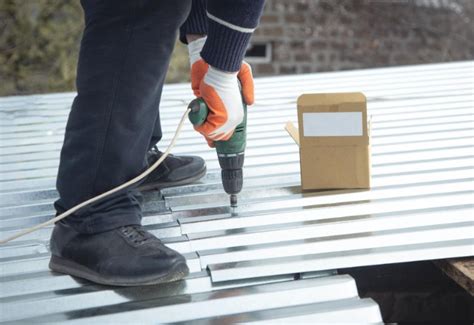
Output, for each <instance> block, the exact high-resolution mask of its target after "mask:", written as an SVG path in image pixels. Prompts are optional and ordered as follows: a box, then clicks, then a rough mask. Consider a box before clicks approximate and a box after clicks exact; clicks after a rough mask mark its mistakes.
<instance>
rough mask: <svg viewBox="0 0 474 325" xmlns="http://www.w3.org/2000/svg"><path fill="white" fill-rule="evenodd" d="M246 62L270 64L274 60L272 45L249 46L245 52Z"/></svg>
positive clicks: (256, 44) (258, 44)
mask: <svg viewBox="0 0 474 325" xmlns="http://www.w3.org/2000/svg"><path fill="white" fill-rule="evenodd" d="M245 60H246V61H248V62H249V63H268V62H271V60H272V45H271V43H259V42H255V43H252V44H250V45H249V47H248V48H247V51H246V52H245Z"/></svg>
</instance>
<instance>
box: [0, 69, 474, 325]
mask: <svg viewBox="0 0 474 325" xmlns="http://www.w3.org/2000/svg"><path fill="white" fill-rule="evenodd" d="M256 83H257V94H256V98H257V103H256V104H255V105H254V106H253V107H251V108H249V125H248V150H247V151H246V164H245V170H244V173H245V180H244V181H245V185H244V190H243V192H242V193H241V195H240V198H239V208H238V211H237V213H236V214H231V212H232V211H231V210H230V208H229V206H228V197H227V195H225V194H224V193H223V191H222V185H221V183H220V170H219V166H218V163H217V160H216V155H215V152H214V151H213V150H212V149H209V148H208V147H207V145H206V144H205V142H204V141H203V139H201V137H200V136H199V135H197V134H196V133H195V132H194V131H193V130H192V128H191V126H190V125H186V127H185V129H184V131H183V133H182V135H181V137H180V139H179V141H178V144H177V147H176V148H175V150H174V153H177V154H179V153H190V154H200V155H201V156H203V157H204V158H205V159H206V161H207V163H208V170H209V172H208V175H207V176H206V177H205V178H204V179H202V180H201V181H200V182H199V183H196V184H192V185H187V186H181V187H177V188H170V189H166V190H163V191H161V193H156V192H155V193H148V194H146V196H145V207H144V209H145V211H146V217H145V218H144V220H143V221H144V224H146V225H147V227H148V228H149V229H151V231H152V232H154V233H155V234H156V235H158V236H160V237H161V238H163V240H164V241H165V242H166V243H168V244H169V245H170V246H171V247H173V248H175V249H177V250H179V251H180V252H182V253H183V254H186V258H187V260H188V262H189V265H190V268H191V270H192V271H193V273H192V274H191V275H190V276H189V277H188V278H187V279H186V280H185V281H182V282H179V283H175V284H168V285H162V286H158V287H150V288H109V287H104V286H98V285H94V284H91V283H88V282H86V281H82V280H77V279H72V278H71V277H69V276H65V275H57V274H52V273H50V272H49V270H48V269H47V262H48V258H49V253H48V243H47V240H48V238H49V235H50V231H51V228H48V229H44V230H41V231H38V232H35V233H33V234H30V235H28V236H26V237H24V238H21V239H18V240H16V241H14V242H11V243H9V244H7V245H3V246H1V247H0V266H1V270H2V277H1V280H0V281H1V282H0V283H1V284H0V286H1V290H0V302H1V303H2V310H4V311H6V312H2V316H1V317H2V320H20V319H21V320H33V319H34V320H35V321H43V322H48V321H52V320H59V321H60V320H70V319H76V321H80V322H86V323H89V322H91V321H97V322H99V321H100V322H102V321H110V322H116V321H125V320H131V321H156V322H167V321H169V322H175V321H187V320H191V319H200V320H201V321H202V322H235V321H264V320H270V321H272V320H279V321H315V320H321V321H329V320H340V321H343V320H347V319H350V320H359V321H361V322H366V321H374V322H380V321H381V319H380V314H379V311H378V308H377V306H376V304H375V303H374V302H373V301H371V300H366V299H362V300H360V299H358V297H357V291H356V289H355V284H354V281H353V279H351V278H350V277H348V276H334V275H332V274H333V273H331V272H332V271H330V270H333V269H338V268H343V267H349V266H362V265H375V264H382V263H396V262H402V261H416V260H426V259H437V258H445V257H454V256H466V255H474V220H473V219H472V215H473V212H474V209H473V202H474V200H473V199H474V195H473V188H474V182H473V180H474V171H473V162H474V150H473V141H472V140H473V138H474V120H473V113H474V110H473V108H474V62H458V63H449V64H431V65H420V66H408V67H396V68H383V69H371V70H359V71H346V72H331V73H319V74H309V75H298V76H285V77H269V78H260V79H257V80H256ZM342 91H363V92H364V93H365V94H366V95H367V97H368V100H369V105H368V109H369V114H371V116H372V154H373V156H372V164H373V169H372V170H373V188H372V189H371V190H370V191H348V190H338V191H320V192H312V193H302V192H301V190H300V187H299V184H300V178H299V155H298V148H297V147H296V145H295V144H294V143H293V140H292V139H291V138H290V137H289V136H288V135H287V134H286V132H285V131H284V129H283V126H284V123H285V122H286V121H288V120H292V121H296V110H295V100H296V98H297V96H298V95H300V94H301V93H304V92H342ZM73 97H74V94H72V93H64V94H48V95H36V96H22V97H6V98H0V115H1V117H2V118H1V120H0V125H1V130H0V147H1V154H0V182H1V183H0V184H1V188H0V229H1V234H0V235H1V236H2V237H5V236H7V235H8V234H12V233H14V232H16V231H18V230H19V229H20V228H23V227H28V226H31V225H33V224H36V223H38V222H41V221H45V220H47V219H49V218H51V217H52V216H53V214H54V211H53V206H52V202H53V201H54V199H55V198H56V197H57V193H56V191H55V189H54V182H55V176H56V170H57V164H58V157H59V149H60V146H61V142H62V137H63V134H64V133H63V132H64V125H65V122H66V118H67V114H68V108H69V106H70V103H71V101H72V99H73ZM191 99H192V94H191V92H190V90H189V86H188V85H186V84H179V85H167V86H166V87H165V90H164V97H163V102H162V105H161V116H162V122H163V123H162V124H163V127H164V131H165V136H164V140H163V143H165V144H167V141H168V140H169V139H170V137H171V136H172V134H173V132H174V129H175V127H176V123H177V121H178V118H179V117H180V115H181V114H182V112H183V110H184V108H185V104H186V102H187V101H189V100H191ZM207 270H209V271H207ZM302 272H309V273H308V274H309V275H308V276H309V277H310V278H306V277H305V276H303V277H302V278H303V279H300V280H296V281H295V280H294V278H293V275H294V274H296V273H302ZM314 272H316V273H314ZM303 274H306V273H303ZM311 276H318V278H311ZM321 276H324V277H323V278H321ZM315 292H317V293H318V294H314V293H315ZM288 295H291V297H292V298H291V299H283V297H288ZM4 307H5V308H4Z"/></svg>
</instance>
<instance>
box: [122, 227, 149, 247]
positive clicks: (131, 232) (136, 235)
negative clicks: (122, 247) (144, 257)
mask: <svg viewBox="0 0 474 325" xmlns="http://www.w3.org/2000/svg"><path fill="white" fill-rule="evenodd" d="M123 233H124V235H125V236H127V237H128V238H130V240H132V241H133V242H134V243H135V244H141V243H144V242H146V241H148V240H149V239H151V238H152V237H151V236H150V234H148V233H147V232H146V231H144V230H143V229H142V228H141V227H140V226H125V227H123Z"/></svg>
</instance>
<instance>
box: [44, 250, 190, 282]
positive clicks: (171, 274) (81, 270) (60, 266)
mask: <svg viewBox="0 0 474 325" xmlns="http://www.w3.org/2000/svg"><path fill="white" fill-rule="evenodd" d="M49 268H50V269H51V270H53V271H55V272H59V273H63V274H68V275H72V276H75V277H78V278H82V279H86V280H89V281H92V282H95V283H99V284H105V285H111V286H124V287H131V286H141V285H153V284H159V283H166V282H174V281H178V280H181V279H183V278H184V277H186V276H187V275H188V274H189V269H188V266H187V265H186V262H185V261H183V262H179V263H176V264H175V265H173V267H172V268H171V269H170V270H169V271H168V272H166V273H162V274H154V275H150V276H141V277H139V276H132V277H120V276H103V275H101V274H99V273H97V272H94V271H92V270H91V269H89V268H87V267H85V266H83V265H80V264H77V263H75V262H73V261H71V260H67V259H64V258H61V257H59V256H55V255H52V256H51V260H50V261H49Z"/></svg>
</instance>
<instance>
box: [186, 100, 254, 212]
mask: <svg viewBox="0 0 474 325" xmlns="http://www.w3.org/2000/svg"><path fill="white" fill-rule="evenodd" d="M243 106H244V119H243V121H242V123H240V124H239V125H237V127H236V128H235V131H234V134H233V135H232V137H231V138H230V139H229V140H227V141H215V142H214V144H215V146H216V151H217V158H218V159H219V165H220V166H221V169H222V171H221V177H222V185H223V187H224V190H225V192H226V193H227V194H229V195H230V206H231V207H232V208H235V207H237V194H238V193H240V191H241V190H242V185H243V172H242V167H243V165H244V153H245V145H246V138H247V105H246V104H245V103H243ZM188 108H189V109H191V112H190V113H189V120H190V121H191V123H192V124H193V125H196V126H199V125H201V124H203V123H204V121H206V119H207V114H208V112H209V108H208V107H207V104H206V102H205V101H204V100H203V99H202V98H196V99H194V100H193V101H191V103H189V106H188Z"/></svg>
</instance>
